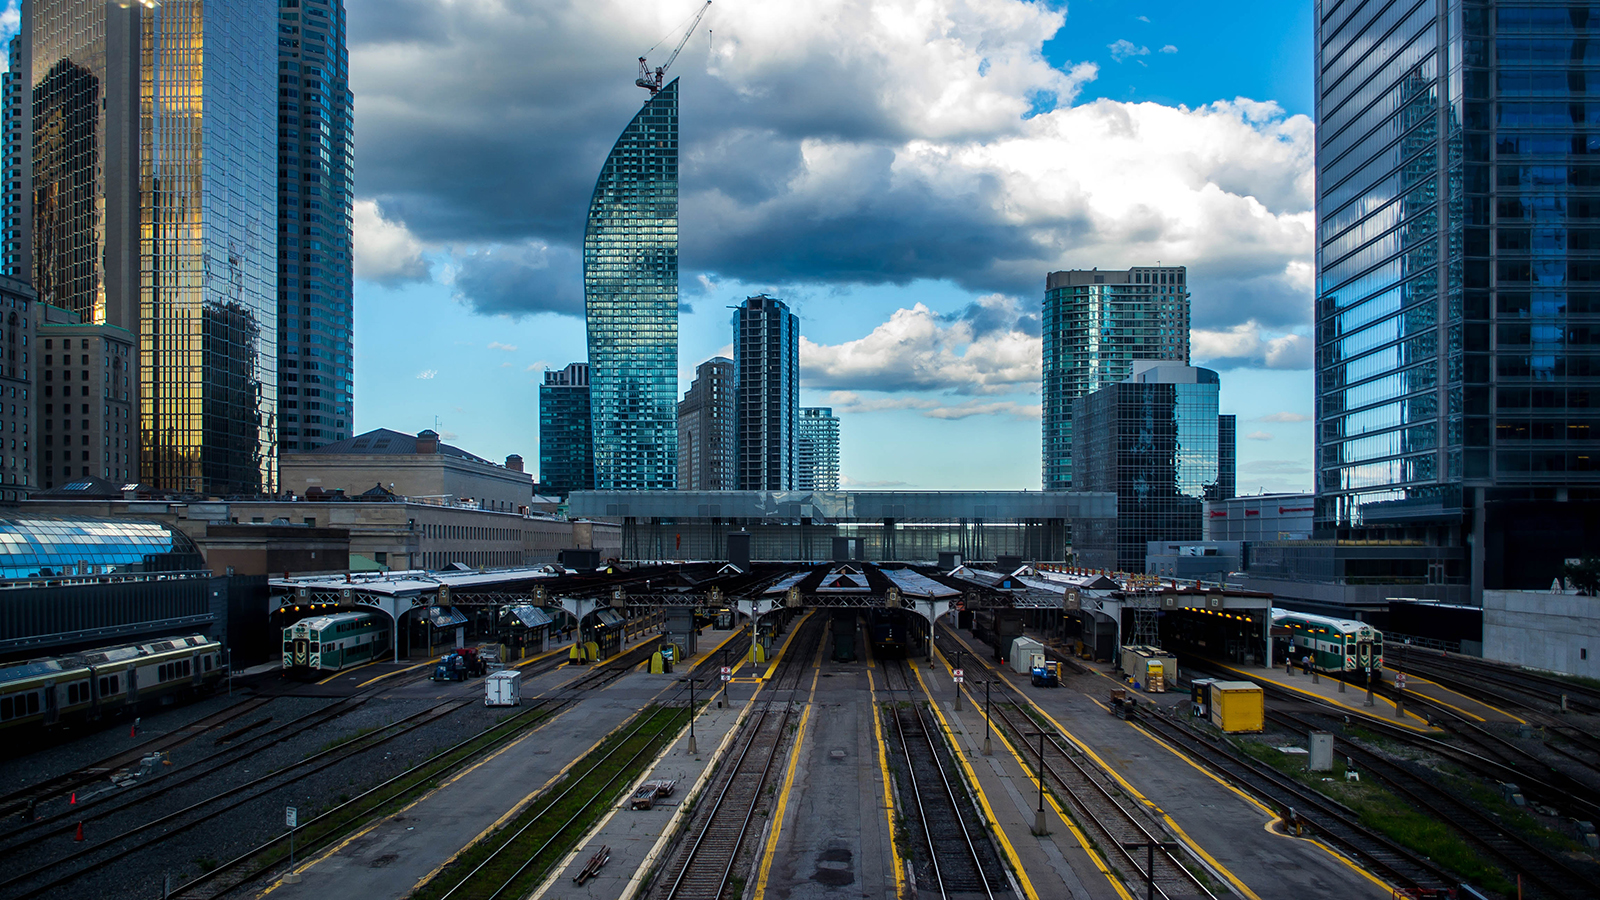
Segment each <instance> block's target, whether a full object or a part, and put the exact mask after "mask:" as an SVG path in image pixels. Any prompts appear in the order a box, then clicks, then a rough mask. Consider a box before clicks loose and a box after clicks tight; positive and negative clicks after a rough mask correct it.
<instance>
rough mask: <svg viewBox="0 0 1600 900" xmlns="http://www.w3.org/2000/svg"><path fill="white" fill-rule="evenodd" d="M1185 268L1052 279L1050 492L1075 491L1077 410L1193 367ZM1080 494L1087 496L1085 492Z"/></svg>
mask: <svg viewBox="0 0 1600 900" xmlns="http://www.w3.org/2000/svg"><path fill="white" fill-rule="evenodd" d="M1185 282H1186V270H1185V269H1184V267H1183V266H1143V267H1138V268H1133V269H1128V270H1126V271H1117V270H1110V269H1107V270H1101V269H1092V270H1082V269H1079V270H1074V271H1070V272H1051V273H1050V274H1049V276H1048V277H1047V278H1046V279H1045V295H1044V396H1043V405H1044V489H1045V490H1047V491H1066V490H1072V489H1074V488H1076V487H1077V486H1076V485H1074V484H1073V481H1072V402H1073V401H1074V400H1076V399H1078V398H1079V397H1082V396H1084V395H1085V394H1089V393H1093V392H1094V391H1097V390H1099V389H1100V388H1102V387H1105V386H1106V385H1108V384H1114V383H1116V382H1118V381H1121V380H1123V379H1124V378H1127V377H1128V376H1129V375H1131V374H1133V363H1134V360H1141V359H1147V360H1167V361H1172V362H1180V363H1187V362H1188V361H1189V288H1188V285H1187V284H1186V283H1185ZM1079 490H1081V488H1079Z"/></svg>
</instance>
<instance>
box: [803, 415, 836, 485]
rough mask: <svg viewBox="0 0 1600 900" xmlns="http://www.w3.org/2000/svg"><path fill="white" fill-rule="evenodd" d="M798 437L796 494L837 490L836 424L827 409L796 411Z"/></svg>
mask: <svg viewBox="0 0 1600 900" xmlns="http://www.w3.org/2000/svg"><path fill="white" fill-rule="evenodd" d="M799 434H800V437H799V439H798V440H797V441H796V442H795V457H796V466H797V468H798V470H799V473H798V475H797V476H796V478H795V485H794V489H795V490H797V491H837V490H838V489H839V420H838V419H837V418H835V417H834V415H833V409H832V408H831V407H827V406H807V407H802V408H801V410H800V432H799Z"/></svg>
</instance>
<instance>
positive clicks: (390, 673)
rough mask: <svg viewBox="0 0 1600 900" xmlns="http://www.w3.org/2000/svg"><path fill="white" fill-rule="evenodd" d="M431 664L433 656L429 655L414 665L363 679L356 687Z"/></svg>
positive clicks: (362, 686)
mask: <svg viewBox="0 0 1600 900" xmlns="http://www.w3.org/2000/svg"><path fill="white" fill-rule="evenodd" d="M431 665H433V657H431V656H430V657H428V659H426V660H425V661H423V662H419V663H417V664H416V665H414V666H407V667H405V668H404V669H395V670H394V671H393V672H385V673H383V674H382V675H379V676H378V677H377V678H370V679H368V680H366V681H363V682H361V683H360V684H358V685H356V688H357V689H360V688H364V687H366V686H367V685H369V684H376V683H378V682H380V681H382V680H384V679H385V678H388V677H390V676H392V675H399V674H400V673H401V672H410V671H412V670H414V669H420V668H422V667H423V666H431Z"/></svg>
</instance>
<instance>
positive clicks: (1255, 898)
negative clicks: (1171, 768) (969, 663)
mask: <svg viewBox="0 0 1600 900" xmlns="http://www.w3.org/2000/svg"><path fill="white" fill-rule="evenodd" d="M939 661H940V662H941V663H943V664H944V666H945V668H947V669H948V668H950V662H949V660H946V659H945V658H944V654H943V653H942V652H941V653H939ZM1013 693H1015V694H1016V695H1017V696H1018V697H1021V698H1022V699H1023V700H1026V701H1027V702H1028V705H1029V706H1031V707H1033V709H1034V711H1035V712H1037V713H1038V714H1039V715H1041V716H1043V717H1044V719H1045V721H1047V722H1049V723H1050V724H1051V725H1052V726H1054V727H1055V729H1056V731H1058V732H1060V734H1061V736H1062V737H1063V738H1065V739H1066V740H1068V741H1071V742H1072V745H1073V746H1075V747H1077V748H1078V752H1080V753H1082V754H1083V755H1085V756H1087V757H1089V758H1090V759H1092V760H1094V763H1095V765H1097V766H1099V767H1100V770H1101V771H1102V772H1105V773H1106V774H1108V775H1110V776H1111V778H1112V779H1113V780H1114V781H1116V783H1117V784H1118V785H1120V786H1121V787H1122V789H1123V790H1125V791H1127V792H1128V794H1129V795H1130V796H1132V797H1133V798H1135V799H1136V800H1138V801H1139V802H1140V803H1143V804H1144V805H1145V806H1146V807H1149V808H1150V809H1151V810H1153V811H1154V812H1155V813H1157V814H1158V815H1160V816H1161V820H1162V821H1164V822H1166V823H1167V827H1168V828H1171V829H1172V833H1173V834H1175V835H1177V837H1178V840H1180V841H1182V842H1183V843H1184V845H1185V846H1187V847H1188V848H1189V850H1190V851H1191V852H1192V853H1194V854H1195V855H1196V856H1198V857H1200V858H1201V859H1203V860H1205V861H1206V862H1207V863H1208V864H1209V865H1211V866H1212V868H1213V869H1215V870H1216V872H1217V873H1218V874H1220V875H1221V876H1222V877H1223V878H1225V879H1227V881H1228V883H1229V884H1231V885H1233V887H1234V889H1235V890H1237V891H1238V892H1239V893H1240V894H1243V895H1244V896H1246V897H1249V898H1250V900H1261V896H1260V895H1259V894H1257V893H1256V892H1255V891H1252V890H1250V888H1249V887H1248V886H1247V885H1246V884H1245V883H1244V882H1243V881H1241V880H1239V876H1237V875H1235V874H1233V872H1231V871H1229V870H1228V868H1227V867H1226V866H1224V865H1223V864H1222V863H1220V862H1217V860H1216V858H1215V857H1213V856H1212V855H1211V854H1210V853H1207V852H1206V851H1205V849H1204V848H1203V847H1201V846H1200V844H1199V843H1198V842H1196V841H1195V840H1194V838H1191V837H1189V834H1188V832H1186V831H1184V830H1183V827H1182V826H1180V825H1179V824H1178V823H1177V822H1176V821H1175V820H1173V818H1172V817H1171V816H1169V815H1167V812H1166V810H1164V809H1162V808H1161V807H1159V806H1157V805H1156V804H1155V803H1154V802H1152V801H1151V800H1150V799H1149V798H1147V797H1145V795H1144V794H1141V793H1140V792H1139V790H1138V789H1137V788H1135V787H1134V786H1133V785H1132V784H1129V783H1128V781H1127V779H1125V778H1123V777H1122V775H1120V774H1119V773H1118V772H1117V770H1116V769H1113V768H1112V767H1111V766H1109V765H1107V764H1106V761H1105V760H1103V759H1101V758H1100V756H1099V754H1097V753H1095V752H1094V751H1093V750H1091V749H1090V748H1089V745H1088V744H1085V743H1084V742H1083V741H1081V740H1079V739H1078V738H1077V736H1076V735H1074V734H1073V733H1072V732H1070V731H1068V730H1067V729H1066V728H1065V727H1063V726H1062V724H1061V723H1060V722H1058V721H1056V719H1055V717H1054V716H1052V715H1050V714H1049V713H1047V712H1045V710H1044V707H1042V706H1040V705H1039V704H1038V703H1036V702H1034V699H1033V698H1032V697H1030V696H1028V694H1027V693H1026V692H1025V691H1021V690H1014V691H1013Z"/></svg>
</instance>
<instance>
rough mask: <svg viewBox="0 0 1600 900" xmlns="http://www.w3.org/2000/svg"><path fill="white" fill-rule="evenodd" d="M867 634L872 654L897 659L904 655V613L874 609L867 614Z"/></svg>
mask: <svg viewBox="0 0 1600 900" xmlns="http://www.w3.org/2000/svg"><path fill="white" fill-rule="evenodd" d="M867 634H868V635H869V636H870V639H871V641H872V653H873V655H874V656H878V657H882V658H884V659H889V658H895V659H898V658H900V657H903V656H905V655H906V614H905V613H903V612H898V611H891V610H886V609H875V610H872V611H871V612H869V613H868V614H867Z"/></svg>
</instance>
